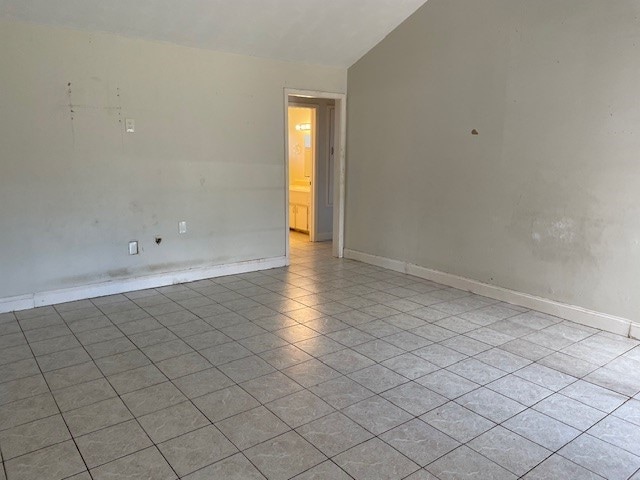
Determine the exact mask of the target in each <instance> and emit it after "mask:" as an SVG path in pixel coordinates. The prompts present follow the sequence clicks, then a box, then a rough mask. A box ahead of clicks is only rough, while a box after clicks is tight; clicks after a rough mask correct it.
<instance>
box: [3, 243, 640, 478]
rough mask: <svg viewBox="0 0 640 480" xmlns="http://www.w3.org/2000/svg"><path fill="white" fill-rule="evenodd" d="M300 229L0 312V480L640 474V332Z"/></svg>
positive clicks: (546, 476) (524, 476)
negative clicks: (622, 333)
mask: <svg viewBox="0 0 640 480" xmlns="http://www.w3.org/2000/svg"><path fill="white" fill-rule="evenodd" d="M304 240H305V237H303V236H300V235H294V236H293V240H292V266H291V267H290V268H282V269H277V270H270V271H265V272H259V273H249V274H243V275H236V276H232V277H225V278H218V279H213V280H204V281H200V282H195V283H190V284H185V285H175V286H171V287H165V288H158V289H155V290H148V291H140V292H133V293H129V294H124V295H114V296H111V297H103V298H96V299H93V300H85V301H79V302H73V303H69V304H64V305H57V306H55V307H44V308H39V309H35V310H29V311H22V312H17V313H16V314H15V315H14V314H3V315H0V451H1V453H2V461H3V463H2V467H3V468H2V469H0V479H4V478H5V476H6V478H8V479H9V480H26V479H30V480H47V479H65V478H68V479H75V480H86V479H94V480H104V479H134V478H136V479H137V478H145V479H153V480H164V479H167V480H168V479H175V478H183V479H188V480H203V479H207V480H209V479H225V480H227V479H264V478H268V479H289V478H296V479H307V480H308V479H336V480H340V479H348V478H355V479H363V480H375V479H403V478H406V479H411V480H420V479H422V480H424V479H440V480H449V479H458V478H464V479H472V478H473V479H516V478H526V479H531V480H534V479H535V480H537V479H555V478H558V479H563V480H567V479H596V478H602V477H604V478H610V479H628V478H633V479H636V480H637V479H640V473H639V469H640V395H639V394H638V392H640V346H639V342H636V341H633V340H629V339H626V338H623V337H617V336H614V335H610V334H608V333H603V332H600V331H597V330H594V329H591V328H587V327H583V326H580V325H576V324H572V323H569V322H566V321H562V320H560V319H558V318H554V317H550V316H548V315H544V314H540V313H536V312H533V311H528V310H526V309H523V308H519V307H516V306H513V305H507V304H504V303H499V302H495V301H493V300H491V299H488V298H483V297H479V296H476V295H471V294H469V293H467V292H462V291H459V290H454V289H451V288H446V287H444V286H442V285H436V284H434V283H431V282H428V281H424V280H421V279H418V278H414V277H410V276H406V275H401V274H398V273H394V272H391V271H387V270H384V269H380V268H376V267H371V266H368V265H364V264H361V263H357V262H353V261H347V260H342V261H341V260H337V259H333V258H331V256H330V246H329V245H328V244H317V245H312V244H309V243H306V242H305V241H304Z"/></svg>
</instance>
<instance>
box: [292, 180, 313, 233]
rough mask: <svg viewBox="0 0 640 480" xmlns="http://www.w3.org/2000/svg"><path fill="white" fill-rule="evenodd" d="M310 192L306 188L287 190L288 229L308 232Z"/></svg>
mask: <svg viewBox="0 0 640 480" xmlns="http://www.w3.org/2000/svg"><path fill="white" fill-rule="evenodd" d="M310 205H311V190H310V189H309V188H308V187H290V188H289V228H291V229H293V230H299V231H301V232H305V233H308V232H309V226H310V225H309V211H310Z"/></svg>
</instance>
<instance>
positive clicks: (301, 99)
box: [284, 89, 346, 261]
mask: <svg viewBox="0 0 640 480" xmlns="http://www.w3.org/2000/svg"><path fill="white" fill-rule="evenodd" d="M284 101H285V126H286V128H285V172H286V175H285V207H286V209H285V212H286V225H287V229H286V232H287V235H286V238H285V248H286V257H287V260H288V261H289V259H290V242H291V240H290V236H289V232H290V231H291V232H293V233H294V234H295V238H296V241H297V242H299V241H300V239H301V238H304V237H301V234H307V233H308V235H309V236H308V240H309V241H310V242H325V241H327V242H328V241H331V242H332V245H331V247H332V248H331V251H332V254H333V256H334V257H339V258H342V256H343V250H344V172H345V168H344V165H345V156H344V144H345V140H346V128H345V126H346V96H345V95H344V94H336V93H327V92H315V91H305V90H292V89H285V91H284Z"/></svg>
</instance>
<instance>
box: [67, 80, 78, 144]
mask: <svg viewBox="0 0 640 480" xmlns="http://www.w3.org/2000/svg"><path fill="white" fill-rule="evenodd" d="M67 98H68V99H69V114H70V116H71V142H72V144H73V146H74V147H75V145H76V131H75V127H74V126H73V120H74V118H75V111H74V110H73V102H72V101H71V82H68V83H67Z"/></svg>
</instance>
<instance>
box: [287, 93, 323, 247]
mask: <svg viewBox="0 0 640 480" xmlns="http://www.w3.org/2000/svg"><path fill="white" fill-rule="evenodd" d="M317 117H318V105H315V104H309V105H305V104H304V103H303V102H302V101H301V100H298V101H296V103H294V102H293V100H292V101H290V102H289V107H288V114H287V118H288V128H287V133H288V135H289V142H288V154H289V230H290V231H294V232H296V233H298V235H297V236H296V239H298V241H301V239H302V238H303V235H306V236H307V238H306V240H307V241H311V242H315V241H317V240H318V239H317V238H316V237H317V236H316V229H317V222H316V221H314V218H315V213H316V212H314V211H313V207H314V205H313V202H312V200H311V198H312V190H313V189H317V185H318V178H317V175H316V172H315V167H316V163H318V162H319V161H321V160H322V157H321V156H320V155H319V152H318V133H319V131H320V130H321V129H320V128H318V125H317V123H318V122H317Z"/></svg>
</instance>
